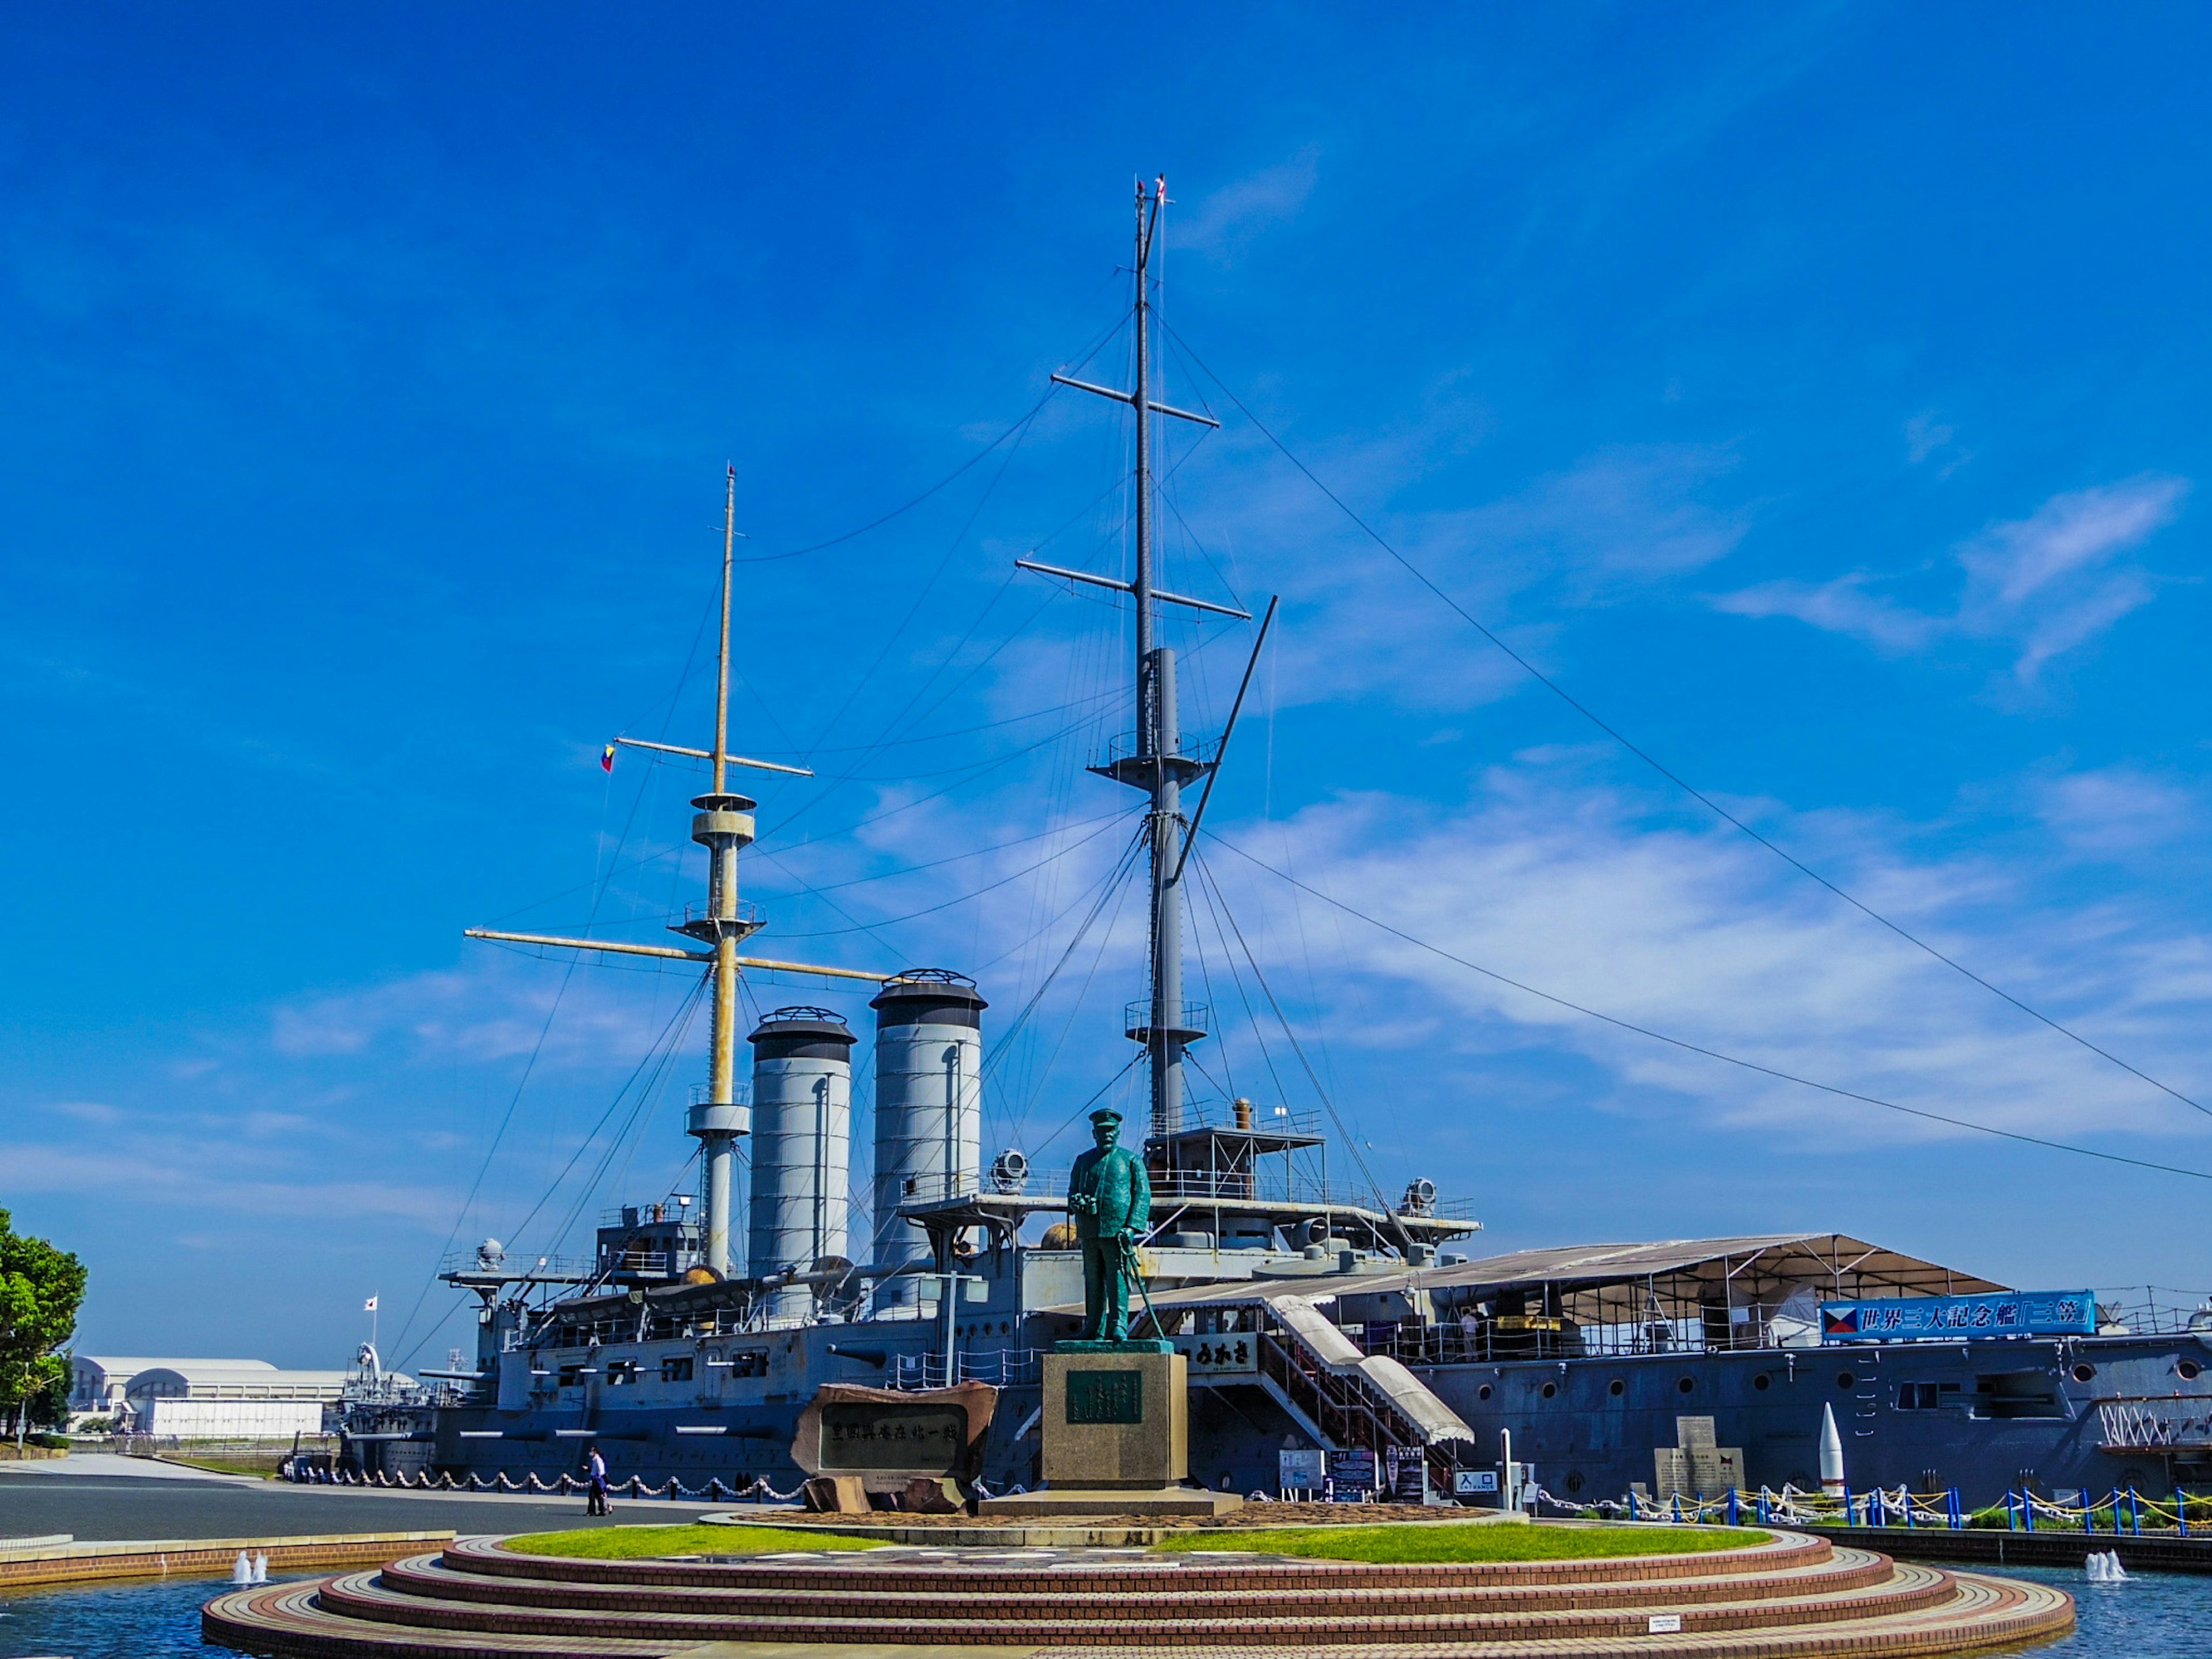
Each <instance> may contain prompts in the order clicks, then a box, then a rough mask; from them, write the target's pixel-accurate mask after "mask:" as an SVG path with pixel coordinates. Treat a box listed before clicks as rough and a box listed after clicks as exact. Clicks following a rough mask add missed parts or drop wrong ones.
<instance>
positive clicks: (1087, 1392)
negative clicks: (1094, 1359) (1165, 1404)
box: [1067, 1370, 1145, 1424]
mask: <svg viewBox="0 0 2212 1659" xmlns="http://www.w3.org/2000/svg"><path fill="white" fill-rule="evenodd" d="M1067 1420H1068V1421H1069V1422H1070V1423H1078V1424H1080V1423H1107V1424H1128V1423H1141V1422H1143V1421H1144V1420H1145V1374H1144V1372H1142V1371H1139V1370H1127V1371H1070V1372H1069V1373H1068V1374H1067Z"/></svg>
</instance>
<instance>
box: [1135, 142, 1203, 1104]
mask: <svg viewBox="0 0 2212 1659" xmlns="http://www.w3.org/2000/svg"><path fill="white" fill-rule="evenodd" d="M1145 196H1146V191H1145V186H1144V181H1143V180H1142V179H1139V181H1138V184H1137V316H1136V337H1137V384H1136V386H1135V392H1136V396H1135V397H1134V398H1132V399H1131V404H1132V406H1133V408H1134V409H1135V410H1136V413H1137V570H1136V580H1135V582H1134V584H1133V586H1134V588H1135V592H1134V593H1133V595H1132V597H1133V599H1135V600H1136V609H1137V756H1138V758H1139V760H1140V761H1142V762H1144V763H1145V765H1146V772H1145V777H1144V779H1143V781H1144V784H1145V786H1146V787H1147V788H1149V790H1150V792H1151V793H1152V834H1151V836H1150V838H1149V839H1150V852H1151V860H1150V862H1151V865H1152V951H1151V956H1152V1014H1151V1018H1149V1019H1147V1020H1146V1022H1145V1027H1144V1030H1145V1047H1146V1058H1147V1060H1149V1062H1150V1067H1151V1071H1152V1133H1153V1134H1154V1135H1156V1136H1158V1135H1167V1134H1172V1133H1175V1131H1176V1130H1177V1129H1180V1128H1182V1051H1183V1048H1184V1045H1185V1044H1187V1043H1189V1042H1195V1041H1196V1040H1197V1039H1198V1038H1199V1037H1200V1036H1204V1035H1205V1032H1204V1031H1203V1030H1201V1029H1200V1025H1199V1022H1198V1021H1197V1020H1196V1019H1195V1018H1193V1017H1191V1016H1190V1014H1189V1013H1188V1012H1187V1011H1186V1010H1185V1008H1184V1006H1183V1000H1182V875H1181V870H1180V867H1179V866H1181V864H1182V859H1181V857H1180V856H1179V855H1180V854H1181V852H1182V848H1180V847H1179V846H1177V844H1176V841H1177V837H1178V836H1179V835H1180V834H1181V832H1182V827H1183V824H1182V783H1183V768H1184V763H1182V734H1181V733H1180V732H1179V731H1178V730H1177V729H1176V679H1175V652H1174V650H1173V649H1172V648H1171V647H1167V646H1164V645H1155V644H1154V643H1153V642H1152V639H1153V631H1154V630H1153V601H1152V239H1153V237H1154V235H1155V234H1156V233H1157V232H1158V229H1159V222H1160V210H1161V208H1162V207H1163V206H1164V204H1165V202H1166V199H1167V180H1166V179H1161V180H1160V181H1159V183H1158V185H1157V186H1156V187H1155V188H1154V190H1153V191H1152V202H1151V203H1150V204H1149V208H1148V206H1147V204H1146V200H1145ZM1193 775H1195V774H1193Z"/></svg>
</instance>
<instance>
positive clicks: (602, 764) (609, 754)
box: [599, 744, 615, 772]
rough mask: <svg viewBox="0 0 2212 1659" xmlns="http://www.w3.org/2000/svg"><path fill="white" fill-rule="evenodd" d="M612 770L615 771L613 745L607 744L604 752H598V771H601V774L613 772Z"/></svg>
mask: <svg viewBox="0 0 2212 1659" xmlns="http://www.w3.org/2000/svg"><path fill="white" fill-rule="evenodd" d="M614 769H615V746H614V744H608V745H607V746H606V748H605V750H602V751H601V752H600V755H599V770H600V771H602V772H611V771H613V770H614Z"/></svg>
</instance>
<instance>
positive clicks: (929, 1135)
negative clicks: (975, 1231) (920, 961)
mask: <svg viewBox="0 0 2212 1659" xmlns="http://www.w3.org/2000/svg"><path fill="white" fill-rule="evenodd" d="M869 1006H871V1007H872V1008H873V1009H874V1010H875V1011H876V1172H875V1186H874V1188H873V1192H874V1196H875V1206H874V1209H875V1225H876V1236H875V1240H874V1255H875V1259H876V1261H877V1264H878V1266H879V1267H887V1268H897V1267H921V1268H923V1269H927V1267H930V1266H931V1265H932V1264H931V1262H930V1261H929V1245H928V1242H927V1238H926V1237H924V1235H923V1232H922V1230H921V1228H919V1227H917V1226H915V1225H912V1224H911V1223H909V1222H907V1221H904V1220H902V1219H901V1218H900V1217H899V1213H898V1211H899V1206H902V1205H913V1204H927V1203H932V1202H935V1201H937V1200H942V1199H947V1198H955V1197H958V1196H959V1195H961V1194H964V1193H972V1192H974V1191H975V1190H976V1188H977V1187H978V1186H979V1185H980V1184H981V1177H982V1167H981V1166H982V1120H983V1110H982V1106H983V1091H982V1079H981V1070H982V1060H983V1033H982V1014H983V1010H984V1009H985V1008H987V1007H988V1006H990V1005H989V1004H988V1003H987V1002H985V1001H984V1000H983V999H982V997H981V996H980V995H979V994H977V993H976V990H975V981H974V980H972V979H969V977H968V976H967V975H965V974H956V973H953V972H951V970H950V969H944V968H915V969H908V971H906V972H905V973H903V974H901V975H899V976H898V977H897V978H896V979H893V980H890V981H886V982H885V983H884V988H883V991H882V993H881V994H879V995H878V997H877V998H876V999H875V1000H874V1001H873V1002H872V1003H871V1004H869ZM924 1300H928V1301H935V1300H936V1285H934V1283H933V1282H932V1281H926V1280H921V1279H915V1278H914V1277H912V1276H910V1275H905V1274H902V1275H898V1276H896V1277H886V1278H883V1279H878V1284H877V1291H876V1306H877V1308H878V1310H879V1311H880V1310H887V1309H891V1308H917V1309H918V1307H919V1304H921V1302H923V1301H924Z"/></svg>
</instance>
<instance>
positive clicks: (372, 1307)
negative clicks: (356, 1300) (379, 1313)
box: [361, 1296, 376, 1313]
mask: <svg viewBox="0 0 2212 1659" xmlns="http://www.w3.org/2000/svg"><path fill="white" fill-rule="evenodd" d="M361 1310H362V1312H363V1313H374V1312H375V1311H376V1298H375V1297H373V1296H372V1297H369V1298H368V1301H366V1302H364V1303H362V1304H361Z"/></svg>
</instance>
